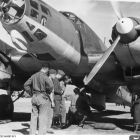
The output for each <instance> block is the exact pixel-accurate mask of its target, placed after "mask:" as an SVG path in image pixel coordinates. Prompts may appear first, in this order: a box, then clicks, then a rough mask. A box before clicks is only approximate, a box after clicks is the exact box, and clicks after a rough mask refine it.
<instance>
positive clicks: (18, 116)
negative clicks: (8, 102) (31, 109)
mask: <svg viewBox="0 0 140 140" xmlns="http://www.w3.org/2000/svg"><path fill="white" fill-rule="evenodd" d="M30 118H31V113H25V112H14V114H13V122H23V121H30Z"/></svg>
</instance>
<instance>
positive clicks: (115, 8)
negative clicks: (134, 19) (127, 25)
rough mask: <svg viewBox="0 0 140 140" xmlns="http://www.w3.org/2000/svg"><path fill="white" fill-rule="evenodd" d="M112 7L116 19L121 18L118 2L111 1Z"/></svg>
mask: <svg viewBox="0 0 140 140" xmlns="http://www.w3.org/2000/svg"><path fill="white" fill-rule="evenodd" d="M111 5H112V8H113V10H114V12H115V14H116V16H117V18H118V19H121V18H123V14H122V12H121V9H120V6H119V3H118V2H114V1H111Z"/></svg>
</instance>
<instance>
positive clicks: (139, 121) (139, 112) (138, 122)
mask: <svg viewBox="0 0 140 140" xmlns="http://www.w3.org/2000/svg"><path fill="white" fill-rule="evenodd" d="M133 120H134V131H135V132H137V131H140V98H138V99H137V100H136V101H135V103H134V104H133Z"/></svg>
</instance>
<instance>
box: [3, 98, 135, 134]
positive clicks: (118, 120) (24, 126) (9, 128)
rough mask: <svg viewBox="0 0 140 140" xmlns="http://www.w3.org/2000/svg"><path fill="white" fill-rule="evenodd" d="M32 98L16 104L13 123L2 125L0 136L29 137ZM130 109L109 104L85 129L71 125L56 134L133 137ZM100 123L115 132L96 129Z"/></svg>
mask: <svg viewBox="0 0 140 140" xmlns="http://www.w3.org/2000/svg"><path fill="white" fill-rule="evenodd" d="M30 100H31V99H30V98H20V99H19V100H18V101H16V102H15V104H14V105H15V109H14V118H13V122H9V123H6V124H0V135H28V134H29V126H30V112H31V102H30ZM129 111H130V108H129V107H125V108H124V107H123V106H116V105H115V104H112V103H107V110H106V111H105V112H102V113H98V112H96V111H95V110H93V119H92V120H88V121H87V122H86V124H85V125H84V127H83V128H81V127H78V126H77V125H71V126H70V127H68V128H67V129H63V130H54V132H55V134H57V135H61V134H66V135H67V134H69V135H81V134H82V135H83V134H84V135H88V134H90V135H98V134H99V135H112V134H117V135H131V134H134V132H133V125H132V124H133V123H132V121H133V120H132V117H131V115H130V112H129ZM95 122H96V123H97V124H98V123H100V124H102V123H103V125H104V126H107V125H111V126H112V128H113V130H106V128H102V129H96V128H94V125H95V124H94V123H95Z"/></svg>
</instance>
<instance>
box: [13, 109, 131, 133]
mask: <svg viewBox="0 0 140 140" xmlns="http://www.w3.org/2000/svg"><path fill="white" fill-rule="evenodd" d="M125 113H129V112H124V111H114V110H107V111H103V112H93V113H92V115H91V118H90V119H88V121H90V122H91V123H92V122H93V123H105V124H107V123H112V124H114V125H116V126H117V127H119V128H121V129H124V130H127V131H133V120H132V119H127V118H125V119H124V118H121V117H120V118H110V117H108V116H112V115H121V114H125ZM30 115H31V114H30V113H24V112H15V113H14V116H13V121H14V122H26V121H30ZM21 125H22V126H24V127H25V128H22V129H17V130H12V131H16V132H19V133H22V134H23V135H28V134H29V127H30V124H29V123H22V124H21Z"/></svg>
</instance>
